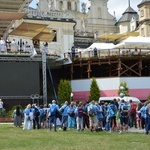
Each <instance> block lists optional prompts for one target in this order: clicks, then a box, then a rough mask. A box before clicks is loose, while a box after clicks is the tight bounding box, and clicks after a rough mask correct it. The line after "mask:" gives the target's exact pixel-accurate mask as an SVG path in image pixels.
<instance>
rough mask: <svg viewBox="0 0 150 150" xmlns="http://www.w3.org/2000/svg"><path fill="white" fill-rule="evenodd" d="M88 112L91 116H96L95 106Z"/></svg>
mask: <svg viewBox="0 0 150 150" xmlns="http://www.w3.org/2000/svg"><path fill="white" fill-rule="evenodd" d="M88 114H89V116H90V117H94V110H93V108H90V110H89V112H88Z"/></svg>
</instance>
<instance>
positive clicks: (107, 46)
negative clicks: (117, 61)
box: [87, 43, 115, 51]
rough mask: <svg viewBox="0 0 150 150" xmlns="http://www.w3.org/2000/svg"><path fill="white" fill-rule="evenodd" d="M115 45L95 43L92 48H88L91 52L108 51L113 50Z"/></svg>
mask: <svg viewBox="0 0 150 150" xmlns="http://www.w3.org/2000/svg"><path fill="white" fill-rule="evenodd" d="M114 47H115V45H114V44H113V43H93V44H92V45H91V46H90V47H88V48H87V50H89V51H93V49H95V48H96V49H97V50H108V49H113V48H114Z"/></svg>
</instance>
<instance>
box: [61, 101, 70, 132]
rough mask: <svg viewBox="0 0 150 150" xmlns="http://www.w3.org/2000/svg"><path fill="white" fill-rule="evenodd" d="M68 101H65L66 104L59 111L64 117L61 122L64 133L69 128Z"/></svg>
mask: <svg viewBox="0 0 150 150" xmlns="http://www.w3.org/2000/svg"><path fill="white" fill-rule="evenodd" d="M68 108H69V106H68V101H65V103H64V104H63V105H62V106H61V108H60V109H59V111H60V112H61V115H62V120H61V128H60V129H63V130H64V131H66V129H67V126H68V113H67V111H68Z"/></svg>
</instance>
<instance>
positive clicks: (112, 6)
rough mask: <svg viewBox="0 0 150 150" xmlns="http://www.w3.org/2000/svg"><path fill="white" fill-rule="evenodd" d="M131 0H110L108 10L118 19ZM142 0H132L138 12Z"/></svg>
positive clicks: (85, 0)
mask: <svg viewBox="0 0 150 150" xmlns="http://www.w3.org/2000/svg"><path fill="white" fill-rule="evenodd" d="M128 1H129V0H109V1H108V11H109V12H110V13H111V14H112V15H114V11H115V14H116V18H117V20H118V19H119V18H120V17H121V16H122V13H123V12H124V11H125V10H126V9H127V7H128ZM141 1H142V0H130V5H131V7H132V8H133V9H134V10H135V11H137V12H138V8H137V5H138V4H139V3H140V2H141ZM36 2H37V0H33V2H32V4H31V6H32V7H34V8H35V7H36ZM80 2H81V3H82V2H84V3H88V0H80Z"/></svg>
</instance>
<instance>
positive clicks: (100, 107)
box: [97, 105, 104, 119]
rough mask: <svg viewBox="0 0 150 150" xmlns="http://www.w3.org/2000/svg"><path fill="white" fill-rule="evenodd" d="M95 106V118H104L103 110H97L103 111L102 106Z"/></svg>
mask: <svg viewBox="0 0 150 150" xmlns="http://www.w3.org/2000/svg"><path fill="white" fill-rule="evenodd" d="M97 108H98V111H97V118H98V119H103V118H104V116H103V112H99V111H103V109H102V106H100V105H98V106H97Z"/></svg>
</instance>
